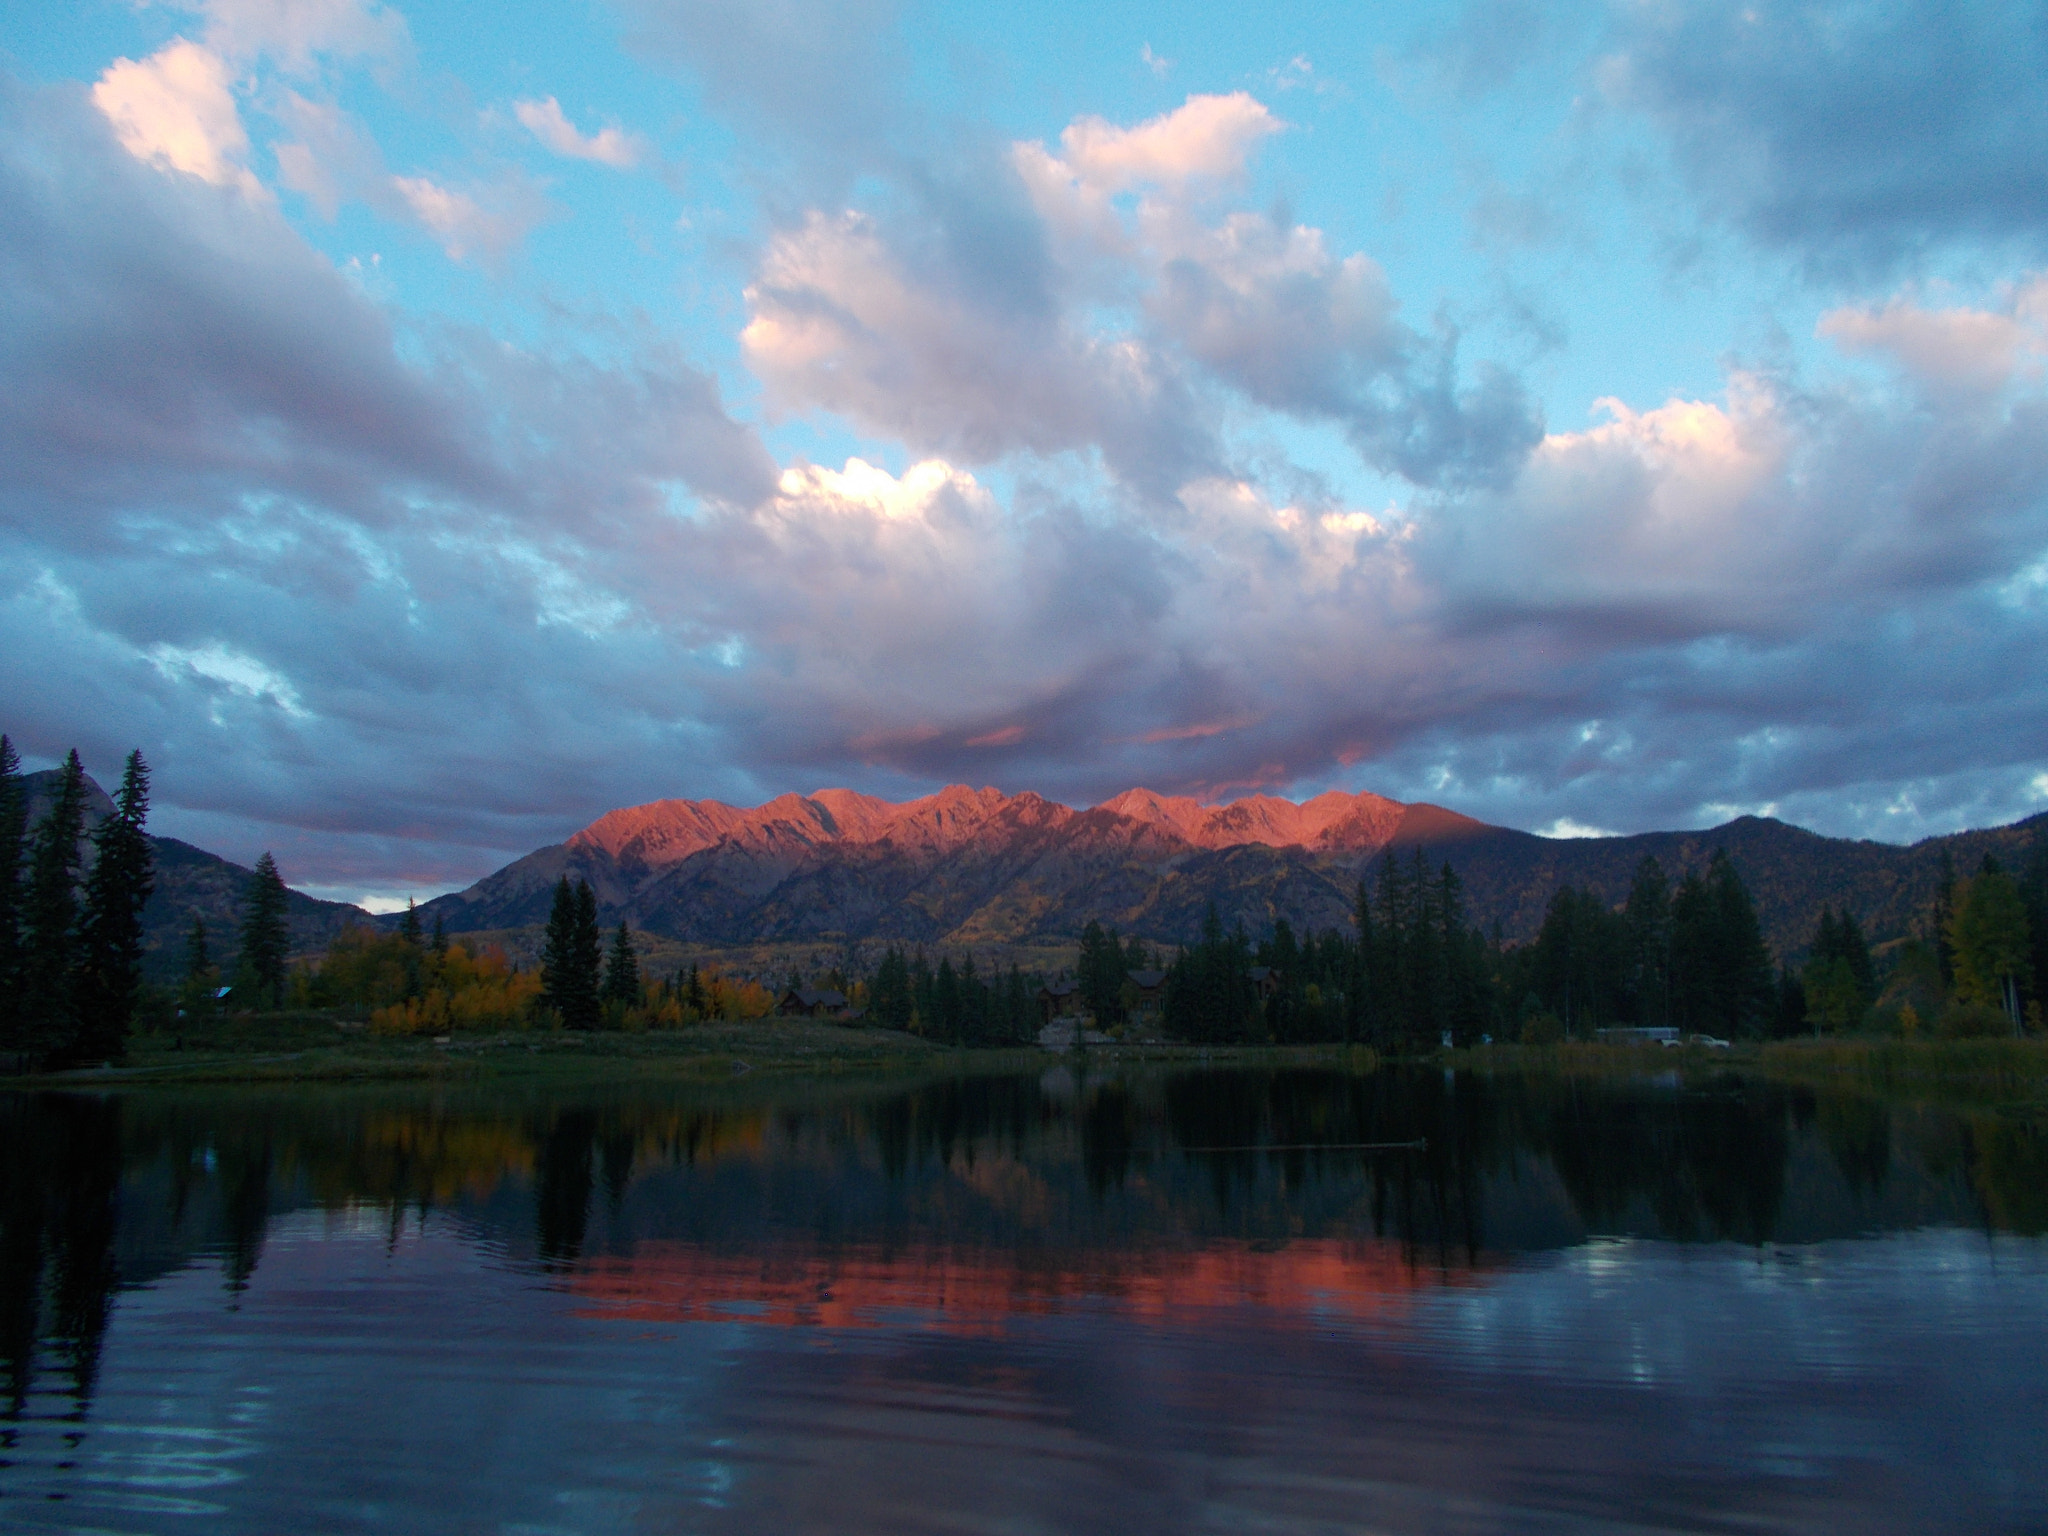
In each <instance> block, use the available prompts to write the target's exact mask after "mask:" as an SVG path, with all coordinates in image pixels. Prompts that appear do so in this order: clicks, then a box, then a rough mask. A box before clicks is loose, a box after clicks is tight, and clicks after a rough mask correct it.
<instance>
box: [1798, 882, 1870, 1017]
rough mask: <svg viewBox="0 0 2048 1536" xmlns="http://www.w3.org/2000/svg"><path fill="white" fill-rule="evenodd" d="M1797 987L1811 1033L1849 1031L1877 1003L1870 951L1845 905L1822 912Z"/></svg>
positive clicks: (1852, 915)
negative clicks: (1840, 908) (1804, 1000)
mask: <svg viewBox="0 0 2048 1536" xmlns="http://www.w3.org/2000/svg"><path fill="white" fill-rule="evenodd" d="M1799 983H1800V990H1801V992H1802V993H1803V994H1804V995H1805V998H1806V1009H1807V1016H1808V1022H1809V1023H1810V1024H1811V1025H1812V1027H1813V1032H1814V1033H1815V1034H1816V1035H1818V1034H1821V1033H1822V1032H1823V1031H1828V1032H1834V1033H1840V1032H1842V1031H1845V1030H1850V1029H1854V1028H1855V1027H1856V1026H1857V1025H1859V1024H1861V1023H1862V1022H1863V1019H1864V1017H1865V1015H1867V1014H1868V1013H1869V1012H1870V1005H1871V1004H1872V1003H1874V1002H1876V1001H1877V976H1876V972H1875V970H1874V969H1873V967H1872V966H1871V963H1870V948H1869V946H1868V945H1867V944H1865V943H1864V941H1863V930H1862V929H1861V928H1860V927H1858V926H1857V923H1856V918H1855V915H1854V914H1853V913H1851V912H1850V911H1849V909H1848V908H1847V907H1846V906H1845V907H1843V908H1842V910H1841V912H1840V913H1839V914H1838V913H1837V912H1836V911H1835V910H1834V908H1832V907H1823V908H1821V913H1820V921H1819V923H1818V924H1817V925H1816V926H1815V929H1814V935H1813V944H1812V946H1811V948H1810V949H1809V950H1808V954H1807V961H1806V967H1805V969H1804V970H1803V971H1802V972H1801V973H1800V978H1799Z"/></svg>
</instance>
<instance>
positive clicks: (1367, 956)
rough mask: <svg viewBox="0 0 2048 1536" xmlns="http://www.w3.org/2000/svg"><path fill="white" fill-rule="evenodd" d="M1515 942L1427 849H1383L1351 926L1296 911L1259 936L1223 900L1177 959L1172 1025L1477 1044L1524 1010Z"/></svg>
mask: <svg viewBox="0 0 2048 1536" xmlns="http://www.w3.org/2000/svg"><path fill="white" fill-rule="evenodd" d="M1504 958H1505V957H1504V952H1503V950H1502V948H1501V946H1500V945H1499V944H1498V942H1496V941H1494V940H1490V939H1488V938H1487V937H1486V936H1485V935H1484V934H1482V933H1481V932H1480V931H1479V930H1478V929H1477V928H1476V927H1475V926H1474V925H1473V924H1472V923H1471V922H1470V921H1469V920H1468V919H1467V916H1466V912H1465V896H1464V885H1463V882H1462V881H1461V880H1460V879H1459V877H1458V873H1457V871H1456V870H1454V869H1452V868H1451V867H1450V865H1449V864H1444V865H1442V866H1441V867H1439V868H1438V869H1436V870H1434V871H1432V870H1431V869H1430V868H1429V866H1428V863H1427V862H1426V860H1425V859H1424V857H1423V855H1422V853H1421V851H1420V850H1419V849H1418V850H1416V851H1415V852H1414V853H1413V854H1412V855H1411V856H1410V858H1409V859H1408V860H1407V861H1405V862H1403V861H1401V860H1398V859H1396V858H1395V857H1394V855H1393V853H1392V851H1391V850H1389V851H1388V852H1386V853H1385V854H1383V855H1382V856H1381V858H1380V861H1379V865H1378V867H1377V870H1376V872H1375V875H1374V877H1373V878H1372V879H1371V880H1360V881H1359V883H1358V890H1357V895H1356V897H1355V898H1354V901H1353V906H1352V930H1351V932H1349V933H1345V932H1342V931H1340V930H1337V929H1328V930H1325V931H1324V932H1322V933H1319V934H1309V935H1306V936H1302V937H1297V936H1296V934H1295V932H1294V929H1293V926H1292V925H1291V924H1289V923H1288V922H1287V921H1286V920H1285V919H1284V918H1283V919H1281V920H1279V921H1278V922H1276V923H1275V924H1274V925H1273V931H1272V933H1271V934H1270V935H1268V936H1267V937H1265V938H1263V939H1261V940H1260V941H1258V942H1257V943H1256V944H1254V943H1253V941H1252V940H1251V939H1250V938H1249V937H1248V936H1247V935H1246V934H1245V933H1244V932H1243V931H1242V930H1241V929H1240V930H1238V931H1236V932H1232V933H1226V932H1224V930H1223V926H1222V924H1221V922H1220V921H1219V919H1218V917H1217V914H1216V910H1215V908H1214V907H1213V906H1212V907H1210V909H1209V910H1208V911H1207V912H1206V913H1205V914H1204V916H1203V920H1202V934H1201V937H1200V938H1199V939H1198V940H1197V941H1196V942H1195V943H1194V944H1193V945H1192V946H1190V947H1189V948H1187V949H1186V950H1183V951H1182V952H1181V953H1180V954H1179V955H1178V956H1177V957H1176V958H1175V959H1174V961H1173V963H1172V964H1171V965H1169V966H1168V967H1167V968H1166V976H1165V982H1164V988H1163V995H1162V998H1161V1005H1160V1023H1161V1027H1162V1029H1163V1031H1164V1032H1165V1033H1166V1034H1167V1035H1168V1036H1170V1037H1172V1038H1175V1039H1181V1040H1192V1041H1201V1042H1205V1043H1254V1042H1261V1041H1271V1042H1273V1043H1276V1044H1283V1045H1284V1044H1305V1043H1312V1042H1330V1041H1344V1042H1348V1043H1353V1044H1366V1045H1371V1046H1374V1047H1375V1048H1377V1049H1380V1050H1382V1051H1387V1052H1390V1053H1394V1054H1412V1053H1415V1052H1419V1051H1423V1050H1428V1049H1433V1048H1435V1047H1436V1046H1437V1045H1438V1044H1440V1043H1441V1042H1442V1041H1443V1040H1444V1039H1445V1038H1446V1037H1448V1038H1449V1039H1450V1040H1451V1041H1452V1042H1453V1043H1455V1044H1467V1043H1470V1042H1472V1041H1475V1040H1477V1039H1478V1038H1479V1037H1480V1036H1482V1035H1485V1034H1489V1033H1495V1032H1498V1031H1499V1030H1501V1029H1502V1028H1504V1027H1505V1025H1506V1022H1507V1021H1508V1020H1509V1019H1510V1018H1511V1017H1512V1008H1511V1005H1510V1003H1509V1001H1508V1000H1509V998H1510V996H1511V993H1510V990H1509V989H1508V988H1507V987H1506V986H1505V985H1504V977H1503V972H1504Z"/></svg>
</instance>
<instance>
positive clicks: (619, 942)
mask: <svg viewBox="0 0 2048 1536" xmlns="http://www.w3.org/2000/svg"><path fill="white" fill-rule="evenodd" d="M604 1000H605V1002H606V1003H608V1004H617V1005H618V1006H619V1007H621V1008H631V1007H632V1006H633V1005H634V1004H636V1003H638V1002H639V1001H640V958H639V956H638V955H636V954H635V953H634V952H633V935H632V934H631V933H629V932H627V930H626V925H625V924H624V923H623V922H621V923H620V924H619V928H618V932H616V933H614V934H613V935H612V949H611V953H610V954H609V955H608V956H606V957H605V969H604Z"/></svg>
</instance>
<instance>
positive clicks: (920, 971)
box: [910, 949, 938, 1035]
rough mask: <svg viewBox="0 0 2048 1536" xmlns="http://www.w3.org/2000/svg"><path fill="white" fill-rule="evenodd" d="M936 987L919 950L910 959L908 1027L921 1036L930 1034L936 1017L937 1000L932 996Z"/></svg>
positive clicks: (929, 969) (934, 978)
mask: <svg viewBox="0 0 2048 1536" xmlns="http://www.w3.org/2000/svg"><path fill="white" fill-rule="evenodd" d="M937 987H938V978H937V977H936V976H934V975H933V974H932V967H931V962H930V961H929V960H927V959H925V957H924V951H923V950H922V949H919V950H918V952H917V953H916V954H914V955H912V956H911V957H910V1027H911V1028H912V1029H914V1030H916V1031H917V1032H918V1033H919V1034H921V1035H928V1034H930V1033H931V1031H932V1020H933V1019H934V1018H935V1017H937V1015H938V999H937V998H936V997H934V996H933V993H934V992H935V991H936V990H937Z"/></svg>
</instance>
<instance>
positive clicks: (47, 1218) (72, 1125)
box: [0, 1094, 121, 1419]
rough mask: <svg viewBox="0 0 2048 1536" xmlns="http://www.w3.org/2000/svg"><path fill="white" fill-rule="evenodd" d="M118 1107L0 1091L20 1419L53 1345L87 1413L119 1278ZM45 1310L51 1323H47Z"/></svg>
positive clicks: (10, 1379)
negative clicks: (116, 1244)
mask: <svg viewBox="0 0 2048 1536" xmlns="http://www.w3.org/2000/svg"><path fill="white" fill-rule="evenodd" d="M120 1185H121V1136H120V1107H119V1106H118V1105H117V1104H115V1103H113V1102H111V1101H109V1100H104V1099H94V1098H83V1097H72V1096H70V1095H64V1094H35V1095H29V1094H14V1095H7V1096H5V1097H4V1098H0V1351H4V1352H5V1360H6V1368H7V1385H8V1394H7V1396H8V1402H7V1409H6V1413H5V1417H6V1418H8V1419H15V1418H19V1417H20V1416H21V1415H22V1413H23V1412H24V1411H25V1410H26V1409H27V1407H28V1402H29V1397H30V1394H31V1393H32V1392H33V1390H34V1387H35V1375H36V1369H37V1358H38V1354H39V1353H40V1352H41V1351H42V1350H44V1349H45V1348H47V1350H48V1352H49V1353H50V1354H51V1355H53V1356H54V1357H55V1359H56V1361H57V1362H58V1365H59V1368H60V1369H61V1370H62V1371H63V1373H64V1374H65V1376H66V1377H67V1378H68V1383H69V1385H68V1389H69V1391H70V1394H71V1396H72V1397H73V1399H74V1400H75V1401H76V1404H77V1408H78V1411H80V1412H83V1411H84V1409H85V1406H86V1404H87V1402H88V1401H89V1399H90V1398H91V1396H92V1389H93V1382H94V1379H95V1377H96V1376H97V1374H98V1370H99V1357H100V1344H101V1341H102V1339H103V1338H104V1337H105V1335H106V1330H107V1317H108V1314H109V1311H110V1310H111V1307H112V1304H113V1294H114V1289H115V1287H116V1285H117V1284H118V1282H119V1275H118V1273H117V1271H116V1268H115V1263H114V1237H115V1226H116V1221H117V1217H118V1212H119V1199H120ZM45 1318H47V1320H48V1321H47V1323H46V1322H45Z"/></svg>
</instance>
